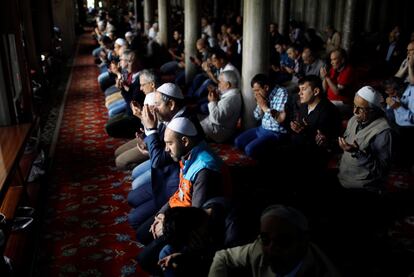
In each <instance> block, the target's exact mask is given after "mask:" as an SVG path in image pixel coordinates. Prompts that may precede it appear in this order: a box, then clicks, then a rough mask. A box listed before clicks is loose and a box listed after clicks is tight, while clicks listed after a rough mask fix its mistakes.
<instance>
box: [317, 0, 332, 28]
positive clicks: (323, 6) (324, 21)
mask: <svg viewBox="0 0 414 277" xmlns="http://www.w3.org/2000/svg"><path fill="white" fill-rule="evenodd" d="M333 7H334V6H333V2H332V0H323V1H322V2H321V3H320V5H319V9H320V24H319V30H321V31H324V30H325V28H326V27H327V26H328V25H332V15H333V14H334V13H333V12H332V9H333Z"/></svg>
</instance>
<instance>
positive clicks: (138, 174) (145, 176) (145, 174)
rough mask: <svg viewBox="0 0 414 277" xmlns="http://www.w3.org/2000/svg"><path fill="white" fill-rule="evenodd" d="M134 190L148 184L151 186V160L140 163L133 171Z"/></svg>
mask: <svg viewBox="0 0 414 277" xmlns="http://www.w3.org/2000/svg"><path fill="white" fill-rule="evenodd" d="M131 176H132V179H133V180H134V181H132V189H136V188H138V187H140V186H142V185H145V184H146V183H150V184H151V160H146V161H145V162H142V163H140V164H139V165H137V166H136V167H134V169H133V170H132V174H131Z"/></svg>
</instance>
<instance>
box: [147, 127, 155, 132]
mask: <svg viewBox="0 0 414 277" xmlns="http://www.w3.org/2000/svg"><path fill="white" fill-rule="evenodd" d="M156 130H158V129H157V127H154V128H145V131H147V132H148V131H156Z"/></svg>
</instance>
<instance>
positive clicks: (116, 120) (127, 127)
mask: <svg viewBox="0 0 414 277" xmlns="http://www.w3.org/2000/svg"><path fill="white" fill-rule="evenodd" d="M140 128H142V125H141V120H139V118H137V117H135V116H133V115H128V114H126V113H123V114H120V115H117V116H114V117H112V118H111V119H109V120H108V122H107V123H106V125H105V129H106V133H107V134H108V135H109V136H110V137H113V138H128V139H132V138H134V137H135V132H137V131H139V129H140Z"/></svg>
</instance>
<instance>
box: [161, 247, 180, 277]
mask: <svg viewBox="0 0 414 277" xmlns="http://www.w3.org/2000/svg"><path fill="white" fill-rule="evenodd" d="M175 252H177V251H175V250H174V248H173V247H172V246H171V245H170V244H167V245H166V246H164V247H163V248H162V249H161V251H160V254H159V256H158V257H159V259H160V260H161V259H163V258H165V257H167V256H169V255H171V254H173V253H175ZM174 276H176V274H175V272H174V268H172V267H166V268H165V269H164V277H174Z"/></svg>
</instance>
